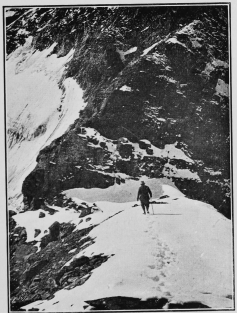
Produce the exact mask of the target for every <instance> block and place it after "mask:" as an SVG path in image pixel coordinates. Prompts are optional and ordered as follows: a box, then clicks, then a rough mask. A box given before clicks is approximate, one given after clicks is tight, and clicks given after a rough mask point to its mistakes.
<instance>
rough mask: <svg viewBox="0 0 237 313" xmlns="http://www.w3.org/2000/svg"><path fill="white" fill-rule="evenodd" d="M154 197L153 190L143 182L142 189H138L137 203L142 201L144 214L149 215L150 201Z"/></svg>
mask: <svg viewBox="0 0 237 313" xmlns="http://www.w3.org/2000/svg"><path fill="white" fill-rule="evenodd" d="M151 197H152V193H151V190H150V188H149V187H148V186H146V185H145V182H144V181H142V182H141V187H140V188H139V189H138V194H137V201H138V200H139V199H140V201H141V206H142V209H143V212H144V214H146V211H147V213H149V200H150V198H151Z"/></svg>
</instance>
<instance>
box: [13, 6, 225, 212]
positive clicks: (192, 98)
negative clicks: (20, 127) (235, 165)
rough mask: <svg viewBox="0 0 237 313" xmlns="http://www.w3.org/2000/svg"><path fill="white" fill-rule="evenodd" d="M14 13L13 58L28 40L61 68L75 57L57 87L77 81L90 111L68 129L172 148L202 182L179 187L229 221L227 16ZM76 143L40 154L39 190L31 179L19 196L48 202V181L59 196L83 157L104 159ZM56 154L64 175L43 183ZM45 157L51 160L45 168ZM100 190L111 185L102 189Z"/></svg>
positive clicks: (186, 10) (203, 12) (189, 11)
mask: <svg viewBox="0 0 237 313" xmlns="http://www.w3.org/2000/svg"><path fill="white" fill-rule="evenodd" d="M14 12H15V14H14V15H13V16H10V17H9V18H8V19H7V24H9V23H10V22H11V24H9V25H8V26H7V51H8V52H9V53H10V52H11V51H13V50H14V49H15V48H16V47H17V46H19V45H21V44H23V43H24V41H25V40H26V38H28V37H29V36H33V41H32V46H33V47H34V48H35V49H36V50H43V49H46V48H48V47H49V46H51V45H52V44H53V43H55V42H56V45H55V47H54V49H53V50H52V52H51V54H55V53H56V54H57V58H58V59H60V58H62V57H64V56H65V55H67V54H68V53H69V51H70V50H71V49H73V50H74V53H73V57H72V58H71V59H70V60H69V62H68V63H67V65H66V68H65V70H64V72H63V75H62V77H61V80H60V82H59V85H60V86H61V87H62V88H63V81H64V80H65V79H66V78H69V77H70V78H73V79H75V80H76V81H77V82H78V84H79V85H80V86H81V87H82V88H83V90H84V100H85V101H86V102H87V106H86V108H85V109H84V111H82V112H81V115H80V118H79V119H78V120H76V121H75V123H74V126H72V129H79V128H80V127H81V126H86V127H88V126H89V127H93V128H95V129H97V130H98V131H99V132H100V133H101V134H102V135H104V136H106V137H107V138H110V139H112V140H118V139H119V138H120V137H127V138H128V139H129V140H131V141H132V142H134V143H135V142H138V141H139V139H148V140H150V141H151V142H152V144H154V145H155V146H157V147H158V148H160V149H163V148H164V147H165V145H166V144H175V145H176V147H177V148H179V149H181V150H182V151H184V152H185V153H186V154H187V155H188V156H190V157H191V158H192V160H193V161H194V163H195V167H196V170H197V171H198V175H199V177H200V181H201V182H198V183H196V182H195V183H194V184H193V183H190V182H189V181H186V180H185V179H184V180H183V179H182V180H181V179H180V178H178V179H177V178H176V179H175V183H176V184H177V186H179V188H181V189H182V190H183V191H184V192H186V194H188V195H189V196H191V197H193V198H196V199H202V200H204V201H207V202H209V203H211V204H213V205H214V206H215V207H216V208H217V209H218V210H219V211H220V212H222V213H223V214H225V215H226V216H228V217H230V198H229V194H230V189H229V184H230V139H229V138H230V132H229V122H230V120H229V91H228V83H229V66H228V23H227V22H228V19H227V8H226V7H224V6H220V7H218V8H217V7H211V6H210V7H206V6H200V7H197V8H194V7H177V8H175V7H156V8H154V7H153V8H151V7H146V8H129V7H124V8H123V7H120V8H112V7H111V8H102V7H101V8H90V7H87V8H82V7H81V8H71V9H45V8H42V9H32V10H18V9H16V10H15V11H14ZM14 18H15V20H14ZM19 29H20V30H19ZM19 136H20V135H19ZM62 138H63V137H62ZM75 138H78V137H77V135H76V136H75V131H73V130H71V131H69V132H68V133H67V134H66V135H65V136H64V139H59V140H58V141H57V142H55V143H53V144H52V147H50V148H46V149H45V150H43V151H42V152H41V153H40V156H39V160H40V162H39V164H38V166H37V173H38V174H37V175H38V176H39V177H40V178H39V180H40V183H39V184H37V183H36V184H35V187H34V183H33V184H32V175H30V176H29V177H28V178H27V179H26V182H25V183H24V186H23V194H26V195H27V192H28V193H29V192H30V189H29V188H28V187H25V186H27V181H28V180H29V181H30V185H31V187H32V188H36V189H37V197H43V196H44V195H45V190H47V188H49V187H48V184H49V181H50V188H51V189H55V190H63V189H64V188H66V186H64V184H62V183H60V184H61V187H60V188H59V187H57V186H58V184H59V181H60V179H61V178H60V177H61V176H63V175H65V173H66V172H68V171H73V172H74V171H75V167H74V165H81V163H83V162H81V161H80V162H79V159H80V158H84V157H86V156H87V153H89V154H93V155H94V157H92V158H93V162H94V161H95V158H100V157H98V155H99V154H101V155H103V157H104V152H103V148H101V149H96V152H95V151H93V152H92V151H90V152H89V151H87V152H85V149H86V150H87V147H86V145H85V144H84V143H82V140H79V141H78V139H75ZM53 147H54V148H53ZM52 150H57V152H55V151H54V152H53V155H57V154H58V156H56V158H59V159H60V162H59V163H58V166H59V167H60V175H59V172H58V171H53V174H52V175H51V174H48V176H50V175H51V176H50V178H49V177H48V178H46V177H45V174H44V175H43V176H44V177H43V176H42V175H41V174H40V171H39V169H40V168H42V167H43V168H44V171H46V172H48V173H50V172H51V168H53V167H54V165H53V162H54V161H53V156H52V152H51V151H52ZM89 150H91V148H89ZM77 151H80V152H79V153H78V152H77ZM84 152H85V153H84ZM66 154H68V155H67V156H66ZM43 155H44V157H43ZM95 155H97V156H96V157H95ZM90 157H91V156H90ZM42 158H46V159H47V160H48V161H47V162H46V163H45V164H44V165H42V163H43V162H44V161H42ZM50 162H51V163H50ZM97 163H98V161H97ZM154 166H155V164H154ZM54 175H55V176H54ZM88 175H89V174H88ZM94 175H95V174H94ZM137 175H139V173H137ZM41 176H42V177H41ZM59 176H60V177H59ZM81 176H83V177H85V174H83V175H81ZM105 179H107V178H105ZM36 180H37V179H36ZM107 180H108V179H107ZM96 184H97V183H95V185H96ZM76 185H77V186H83V185H84V186H86V187H89V185H88V183H87V182H83V183H82V182H81V183H79V182H77V183H75V182H74V183H71V187H72V186H76ZM97 185H98V184H97ZM68 186H69V185H68ZM101 186H102V187H106V186H108V183H107V184H106V183H105V182H103V183H102V182H101ZM38 187H40V188H38ZM27 189H28V191H27ZM41 191H42V192H41Z"/></svg>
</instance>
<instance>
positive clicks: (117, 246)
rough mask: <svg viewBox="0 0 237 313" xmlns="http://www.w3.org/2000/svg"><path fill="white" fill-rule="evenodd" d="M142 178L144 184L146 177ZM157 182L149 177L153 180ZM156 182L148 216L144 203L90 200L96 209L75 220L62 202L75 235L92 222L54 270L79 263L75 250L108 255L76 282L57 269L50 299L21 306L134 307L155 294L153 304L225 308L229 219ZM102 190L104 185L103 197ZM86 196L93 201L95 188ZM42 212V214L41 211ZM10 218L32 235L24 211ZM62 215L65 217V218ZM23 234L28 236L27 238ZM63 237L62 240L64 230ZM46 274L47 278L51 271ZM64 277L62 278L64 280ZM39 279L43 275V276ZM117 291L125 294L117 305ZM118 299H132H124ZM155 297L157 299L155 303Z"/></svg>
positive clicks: (80, 254)
mask: <svg viewBox="0 0 237 313" xmlns="http://www.w3.org/2000/svg"><path fill="white" fill-rule="evenodd" d="M147 183H148V185H150V183H151V182H150V181H148V182H147ZM159 184H160V183H159V181H157V180H156V185H159ZM160 186H161V189H162V193H163V195H166V198H163V199H160V200H157V201H156V202H157V204H153V209H154V215H153V214H152V210H150V211H151V214H150V215H147V216H144V215H143V214H142V209H141V208H140V207H132V205H133V204H134V202H124V203H115V202H105V201H101V202H97V203H96V204H97V205H98V207H99V208H100V209H101V210H102V211H103V212H101V211H97V212H96V213H93V214H92V215H88V216H86V217H85V218H84V219H83V222H80V223H79V224H78V221H79V219H78V214H75V213H73V209H70V210H69V211H68V213H67V214H69V212H70V211H71V217H70V218H69V219H71V222H69V223H71V224H74V223H75V225H77V224H78V225H77V227H76V228H75V229H74V231H73V233H74V234H75V235H76V232H77V231H78V230H79V229H86V228H87V227H91V225H93V224H94V225H97V226H96V227H95V228H94V229H93V230H91V231H90V233H89V236H90V238H91V239H92V244H90V245H88V246H87V245H86V246H85V248H84V249H83V248H80V250H78V248H79V247H80V246H81V243H80V241H78V242H77V241H75V240H74V241H73V249H71V248H70V249H71V252H70V253H71V257H70V255H69V258H68V260H67V262H66V261H64V262H62V263H61V264H60V268H61V269H60V271H62V269H63V268H67V267H69V266H70V265H71V266H72V267H71V268H70V270H71V272H72V271H73V269H74V268H75V267H76V266H78V265H77V262H76V260H78V264H79V260H82V258H83V257H87V258H88V259H91V258H92V257H93V256H96V255H100V256H101V257H102V256H104V257H106V256H107V258H108V259H107V261H105V262H104V263H103V264H101V266H99V267H98V268H95V269H93V270H92V272H90V274H89V277H88V276H87V275H85V280H86V281H85V283H84V284H82V285H80V286H75V284H74V281H75V280H76V278H77V277H78V276H77V275H75V273H74V275H73V274H72V277H71V276H70V275H69V276H66V274H65V278H63V277H62V278H61V280H60V282H61V281H62V282H64V285H61V286H60V287H59V288H60V289H61V290H60V291H57V292H56V293H55V294H54V297H53V298H52V299H50V300H43V299H44V298H42V299H41V300H38V301H37V302H33V303H31V304H29V305H27V306H26V307H25V308H27V309H29V308H38V309H39V310H40V311H42V310H46V311H50V312H51V311H58V310H63V311H78V310H79V311H80V310H83V309H84V308H86V307H87V304H90V307H91V308H95V309H99V308H101V309H103V308H110V309H116V308H123V309H128V308H130V307H129V305H131V307H132V308H134V307H133V306H135V308H136V306H137V308H138V307H139V305H140V307H141V308H142V303H143V304H144V305H147V304H148V302H146V301H148V299H151V298H154V299H157V300H156V301H157V302H154V303H153V308H162V307H163V308H170V309H171V308H172V307H173V308H179V307H180V308H181V307H182V305H183V307H185V305H186V307H187V308H191V307H192V305H194V308H195V307H196V308H198V307H203V308H205V307H211V308H231V307H233V303H232V300H231V298H230V297H231V294H232V267H231V259H232V256H231V249H232V243H231V223H230V221H228V220H227V219H225V218H224V217H222V216H221V215H220V214H217V213H216V212H215V210H214V208H213V207H211V206H209V205H206V204H204V203H201V202H198V201H194V200H190V199H187V198H185V197H184V195H183V194H182V193H181V192H179V191H178V190H177V189H175V188H174V187H171V186H168V185H163V184H161V185H160ZM130 188H131V187H130ZM109 193H110V192H109V191H108V192H107V196H108V197H109ZM90 197H91V200H92V201H93V200H95V199H96V198H97V195H96V194H94V195H93V196H92V195H91V196H90ZM124 201H126V198H124ZM159 203H160V204H159ZM29 213H30V212H29ZM25 214H26V213H25ZM32 214H33V212H32ZM59 214H60V213H55V214H54V215H53V217H54V220H58V221H60V220H59ZM108 214H109V215H110V218H109V219H108V218H107V216H108ZM23 215H24V214H23ZM37 215H38V212H35V214H34V216H35V217H34V219H33V220H34V222H35V223H36V221H37V220H39V221H40V219H39V218H37ZM64 215H65V214H64ZM26 216H27V215H26ZM28 216H29V215H28ZM49 217H50V215H48V217H47V216H46V217H45V218H47V219H49ZM88 217H91V220H90V221H89V222H86V219H87V218H88ZM31 219H32V218H31ZM15 220H16V221H17V223H19V225H21V226H24V227H26V231H27V235H30V232H31V233H32V234H33V228H34V227H33V228H32V230H31V229H30V223H28V222H26V218H24V217H23V216H19V215H18V216H16V217H15ZM33 220H32V221H33ZM64 220H65V222H66V218H64ZM187 221H188V222H187ZM86 224H88V225H86ZM44 225H46V224H45V223H44ZM35 227H36V226H35ZM73 233H72V234H73ZM31 240H32V239H30V238H29V241H31ZM71 240H72V239H71ZM63 241H66V237H64V239H63ZM55 244H56V242H55ZM62 244H63V243H62ZM65 244H66V243H65ZM55 248H56V246H55ZM57 249H59V247H57ZM77 251H79V252H77ZM58 252H59V251H58ZM38 253H40V252H38ZM28 262H29V261H28ZM55 262H57V257H56V260H55ZM72 264H74V265H72ZM81 271H83V269H81ZM84 271H85V268H84ZM35 274H36V273H35ZM41 275H43V272H42V274H41V272H40V271H39V272H38V274H37V277H38V279H40V277H41ZM49 275H50V276H51V279H52V276H53V275H52V274H49ZM69 277H70V278H69ZM56 281H57V280H56ZM65 281H68V283H67V284H66V285H65ZM44 284H47V282H46V281H44ZM61 284H62V283H61ZM68 284H69V285H68ZM33 286H34V283H31V285H30V287H29V288H33ZM66 286H67V287H66ZM32 290H33V289H32ZM36 291H37V289H36V290H35V292H36ZM38 292H39V291H37V293H38ZM51 292H52V291H51ZM40 293H41V292H40ZM40 293H38V294H40ZM119 297H125V298H124V303H123V301H122V302H121V303H120V307H119ZM104 298H105V299H104ZM126 298H135V299H134V300H133V301H131V300H130V302H129V301H128V302H126ZM99 299H104V301H100V300H99ZM136 299H137V300H136ZM158 299H163V300H162V301H161V302H159V301H158ZM42 300H43V301H42ZM139 301H141V302H139ZM143 301H145V302H143ZM129 303H130V304H129ZM126 305H127V307H126ZM150 305H152V304H150ZM160 305H161V307H159V306H160ZM195 305H196V306H195ZM145 307H146V306H145Z"/></svg>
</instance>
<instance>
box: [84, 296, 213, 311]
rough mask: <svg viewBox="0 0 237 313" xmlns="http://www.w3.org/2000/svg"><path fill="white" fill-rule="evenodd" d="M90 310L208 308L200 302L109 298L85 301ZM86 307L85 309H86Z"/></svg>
mask: <svg viewBox="0 0 237 313" xmlns="http://www.w3.org/2000/svg"><path fill="white" fill-rule="evenodd" d="M85 302H86V303H88V304H89V305H90V307H91V309H92V310H152V309H153V310H155V309H156V310H157V309H164V306H166V308H168V309H201V308H208V306H207V305H205V304H202V303H200V302H197V301H196V302H195V301H193V302H185V303H168V299H166V298H160V299H158V298H150V299H147V300H141V299H139V298H131V297H110V298H102V299H97V300H87V301H85ZM86 308H87V307H85V309H86Z"/></svg>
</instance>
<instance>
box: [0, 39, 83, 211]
mask: <svg viewBox="0 0 237 313" xmlns="http://www.w3.org/2000/svg"><path fill="white" fill-rule="evenodd" d="M31 42H32V37H29V38H28V40H27V42H26V43H25V45H24V46H22V47H19V48H18V49H17V50H15V51H14V52H13V53H12V54H11V55H10V56H9V57H8V60H7V62H6V100H7V101H6V104H7V128H8V131H9V132H10V134H8V138H7V139H8V146H9V148H8V190H9V197H10V198H14V199H13V201H12V202H11V201H10V204H11V205H12V206H11V208H14V206H17V205H19V204H20V199H21V196H20V194H21V186H22V182H23V180H24V179H25V177H26V176H27V175H28V174H29V173H30V172H31V171H32V170H33V169H34V167H35V165H36V157H37V155H38V153H39V151H40V150H41V149H42V148H43V147H45V146H47V145H49V144H50V143H51V142H52V141H53V140H54V139H56V138H58V137H60V136H61V135H62V134H63V133H64V132H65V131H66V130H67V128H68V126H69V125H70V124H72V123H73V122H74V120H75V119H76V118H78V116H79V111H80V110H81V109H83V108H84V107H85V103H84V101H83V99H82V95H83V92H82V89H81V88H80V87H79V85H78V84H77V83H76V81H75V80H74V79H72V78H67V79H66V80H64V82H63V87H62V88H61V89H60V87H59V82H60V79H61V78H62V75H63V73H64V69H65V66H66V64H67V62H68V61H69V60H70V59H71V58H72V56H73V53H74V51H73V50H71V51H70V52H69V53H68V55H66V56H65V57H62V58H57V56H56V55H55V54H52V51H53V48H54V47H55V45H56V44H53V45H52V46H51V47H50V48H48V49H45V50H43V51H36V50H35V49H34V48H33V47H32V45H31ZM12 133H15V134H17V136H18V140H16V135H15V136H12ZM16 196H18V200H19V201H17V202H16V201H15V197H16Z"/></svg>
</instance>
